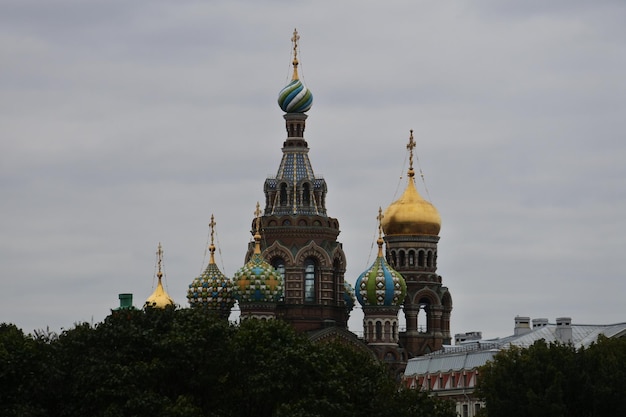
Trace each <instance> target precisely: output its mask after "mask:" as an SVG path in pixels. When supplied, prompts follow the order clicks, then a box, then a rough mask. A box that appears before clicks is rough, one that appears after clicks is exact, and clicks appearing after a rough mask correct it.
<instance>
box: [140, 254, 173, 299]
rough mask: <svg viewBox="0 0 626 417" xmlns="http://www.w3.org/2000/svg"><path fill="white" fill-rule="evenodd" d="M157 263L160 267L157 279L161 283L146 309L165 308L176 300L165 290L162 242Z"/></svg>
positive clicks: (158, 284)
mask: <svg viewBox="0 0 626 417" xmlns="http://www.w3.org/2000/svg"><path fill="white" fill-rule="evenodd" d="M157 263H158V266H159V270H158V272H157V279H158V280H159V281H158V283H157V286H156V288H155V289H154V292H153V293H152V295H151V296H150V297H148V299H147V300H146V303H145V304H144V307H152V308H165V307H168V306H173V305H174V300H172V299H171V298H170V296H169V294H168V293H167V292H166V291H165V288H163V283H162V280H163V271H162V270H161V264H162V263H163V248H162V247H161V242H159V248H158V250H157Z"/></svg>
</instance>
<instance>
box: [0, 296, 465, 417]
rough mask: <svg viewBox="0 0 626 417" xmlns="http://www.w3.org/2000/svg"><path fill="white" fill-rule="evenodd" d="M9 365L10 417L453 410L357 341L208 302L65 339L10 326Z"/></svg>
mask: <svg viewBox="0 0 626 417" xmlns="http://www.w3.org/2000/svg"><path fill="white" fill-rule="evenodd" d="M0 361H1V362H0V366H1V367H0V396H1V397H0V415H2V416H58V417H65V416H68V417H70V416H95V417H98V416H102V417H117V416H138V417H142V416H166V417H178V416H181V417H182V416H190V415H193V416H206V417H208V416H224V417H239V416H241V417H244V416H255V417H264V416H267V417H272V416H277V417H280V416H300V417H312V416H329V415H332V416H337V417H341V416H346V417H347V416H350V417H353V416H372V415H376V416H382V417H384V416H394V417H403V416H409V415H411V416H420V415H424V416H425V415H428V416H433V417H452V416H454V413H451V412H450V410H449V408H447V405H446V404H445V403H442V402H440V401H437V400H435V399H432V398H429V397H427V396H426V395H424V394H421V393H418V392H415V391H410V390H401V389H399V388H398V386H397V384H396V382H395V381H394V380H393V378H392V377H391V376H390V375H389V372H388V371H387V369H386V368H385V367H384V365H383V364H381V363H379V362H377V361H375V360H373V359H372V357H370V356H368V355H366V354H364V353H362V352H358V351H355V350H354V349H352V348H351V347H349V346H345V345H342V344H336V343H327V344H313V343H311V342H310V341H309V339H308V338H307V337H306V336H304V335H302V334H299V333H296V332H295V331H294V330H293V329H292V327H291V326H289V325H288V324H286V323H284V322H282V321H279V320H271V321H258V320H246V321H244V322H243V323H242V324H241V325H239V326H234V325H231V324H229V323H228V322H226V321H225V320H222V319H219V318H218V317H216V316H211V315H210V314H207V312H206V311H203V310H202V309H179V310H176V309H174V308H169V309H165V310H158V309H148V310H146V311H139V310H118V311H114V312H113V313H112V314H111V315H110V316H109V317H107V318H106V319H105V320H104V321H103V322H102V323H98V324H96V325H94V326H92V325H90V324H87V323H82V324H77V325H75V326H74V328H72V329H70V330H66V331H64V332H62V333H61V334H60V335H58V336H56V335H44V334H36V335H34V336H32V335H24V334H23V333H22V331H21V330H19V329H18V328H16V327H15V326H13V325H7V324H2V325H0Z"/></svg>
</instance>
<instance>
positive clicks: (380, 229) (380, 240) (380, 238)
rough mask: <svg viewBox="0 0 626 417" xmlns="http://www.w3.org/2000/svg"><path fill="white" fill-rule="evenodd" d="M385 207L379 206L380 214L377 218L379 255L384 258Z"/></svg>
mask: <svg viewBox="0 0 626 417" xmlns="http://www.w3.org/2000/svg"><path fill="white" fill-rule="evenodd" d="M383 217H385V216H383V209H382V208H381V207H380V206H379V207H378V216H376V219H377V220H378V239H377V240H376V244H377V245H378V257H379V258H382V256H383V242H384V241H383Z"/></svg>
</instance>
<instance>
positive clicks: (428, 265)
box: [426, 251, 433, 268]
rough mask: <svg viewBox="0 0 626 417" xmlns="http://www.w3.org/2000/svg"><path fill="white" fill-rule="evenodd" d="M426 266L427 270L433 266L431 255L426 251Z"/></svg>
mask: <svg viewBox="0 0 626 417" xmlns="http://www.w3.org/2000/svg"><path fill="white" fill-rule="evenodd" d="M426 266H427V267H429V268H430V267H431V266H433V253H432V252H431V251H428V259H427V260H426Z"/></svg>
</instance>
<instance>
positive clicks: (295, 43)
mask: <svg viewBox="0 0 626 417" xmlns="http://www.w3.org/2000/svg"><path fill="white" fill-rule="evenodd" d="M299 40H300V35H298V30H297V29H295V28H294V30H293V36H292V37H291V42H293V62H292V64H293V76H292V77H291V80H292V81H293V80H297V79H298V41H299Z"/></svg>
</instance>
